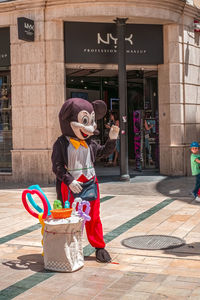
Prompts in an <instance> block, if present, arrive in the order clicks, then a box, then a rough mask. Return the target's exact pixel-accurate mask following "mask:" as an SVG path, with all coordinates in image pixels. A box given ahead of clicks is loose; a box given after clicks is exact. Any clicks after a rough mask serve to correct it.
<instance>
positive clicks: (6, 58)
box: [0, 27, 10, 67]
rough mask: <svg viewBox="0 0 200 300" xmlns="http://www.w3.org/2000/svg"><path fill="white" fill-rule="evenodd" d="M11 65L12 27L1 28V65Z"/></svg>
mask: <svg viewBox="0 0 200 300" xmlns="http://www.w3.org/2000/svg"><path fill="white" fill-rule="evenodd" d="M8 66H10V28H7V27H6V28H0V67H8Z"/></svg>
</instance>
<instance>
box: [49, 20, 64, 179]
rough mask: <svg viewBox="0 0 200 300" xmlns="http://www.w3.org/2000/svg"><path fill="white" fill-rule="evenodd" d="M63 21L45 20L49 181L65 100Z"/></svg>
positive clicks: (52, 176)
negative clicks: (60, 112) (61, 110)
mask: <svg viewBox="0 0 200 300" xmlns="http://www.w3.org/2000/svg"><path fill="white" fill-rule="evenodd" d="M63 27H64V26H63V21H62V20H61V21H48V20H47V21H46V24H45V40H46V105H47V110H46V113H47V144H48V149H49V150H48V174H49V178H48V180H49V182H52V181H53V180H55V175H54V174H53V173H52V171H51V170H52V164H51V153H52V146H53V143H54V142H55V141H56V139H57V138H58V136H60V135H61V131H60V125H59V119H58V114H59V111H60V109H61V106H62V104H63V103H64V101H65V66H64V35H63ZM46 171H47V170H46Z"/></svg>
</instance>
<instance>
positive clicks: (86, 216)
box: [78, 200, 91, 231]
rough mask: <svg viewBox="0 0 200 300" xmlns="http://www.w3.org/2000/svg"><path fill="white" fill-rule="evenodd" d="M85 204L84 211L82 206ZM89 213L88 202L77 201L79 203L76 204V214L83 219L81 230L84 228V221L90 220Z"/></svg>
mask: <svg viewBox="0 0 200 300" xmlns="http://www.w3.org/2000/svg"><path fill="white" fill-rule="evenodd" d="M84 205H86V209H85V211H83V206H84ZM89 213H90V202H89V201H85V200H83V201H81V202H79V205H78V214H79V216H80V217H81V218H83V219H84V221H83V226H82V231H83V228H84V225H85V223H86V221H90V220H91V217H90V216H89Z"/></svg>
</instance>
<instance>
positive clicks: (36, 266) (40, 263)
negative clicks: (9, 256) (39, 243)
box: [2, 254, 44, 272]
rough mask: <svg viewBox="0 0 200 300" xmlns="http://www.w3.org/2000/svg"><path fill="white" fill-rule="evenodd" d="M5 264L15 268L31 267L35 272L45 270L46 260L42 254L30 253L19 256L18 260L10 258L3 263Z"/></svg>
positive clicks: (25, 268) (24, 268)
mask: <svg viewBox="0 0 200 300" xmlns="http://www.w3.org/2000/svg"><path fill="white" fill-rule="evenodd" d="M2 264H3V265H4V266H7V267H10V268H11V269H14V270H19V271H20V270H27V269H30V270H32V271H34V272H43V271H44V260H43V256H42V255H41V254H28V255H22V256H18V257H17V260H9V261H6V262H3V263H2Z"/></svg>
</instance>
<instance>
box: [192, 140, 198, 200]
mask: <svg viewBox="0 0 200 300" xmlns="http://www.w3.org/2000/svg"><path fill="white" fill-rule="evenodd" d="M190 150H191V152H192V153H191V157H190V161H191V170H192V175H193V176H196V184H195V188H194V190H193V192H192V194H193V196H194V197H195V200H196V201H197V202H200V198H198V197H197V195H198V190H199V188H200V154H199V143H197V142H192V143H191V145H190Z"/></svg>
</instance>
